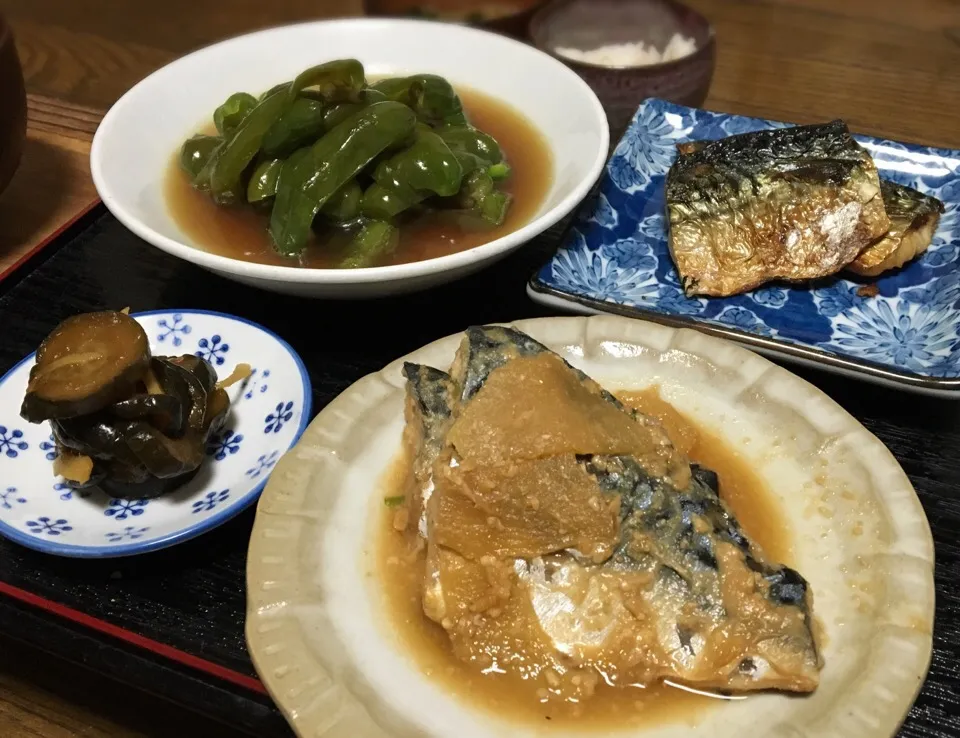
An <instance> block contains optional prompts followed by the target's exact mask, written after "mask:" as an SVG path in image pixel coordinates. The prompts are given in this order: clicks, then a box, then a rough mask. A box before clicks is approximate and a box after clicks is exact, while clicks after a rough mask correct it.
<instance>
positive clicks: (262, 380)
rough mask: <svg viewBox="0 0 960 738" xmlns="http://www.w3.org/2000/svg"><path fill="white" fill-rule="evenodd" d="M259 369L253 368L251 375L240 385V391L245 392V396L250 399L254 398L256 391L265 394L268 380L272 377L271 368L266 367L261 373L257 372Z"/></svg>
mask: <svg viewBox="0 0 960 738" xmlns="http://www.w3.org/2000/svg"><path fill="white" fill-rule="evenodd" d="M257 371H258V370H257V369H253V370H252V371H251V372H250V376H249V377H247V378H246V379H245V380H244V381H243V384H242V385H240V392H242V393H243V398H244V399H245V400H249V399H252V398H253V395H254V392H255V391H256V392H259V393H260V394H263V393H264V392H266V391H267V386H268V385H267V382H266V380H267V379H269V378H270V370H269V369H264V370H263V371H262V372H260V374H259V375H258V374H257Z"/></svg>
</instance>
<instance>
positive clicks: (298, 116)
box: [260, 97, 324, 159]
mask: <svg viewBox="0 0 960 738" xmlns="http://www.w3.org/2000/svg"><path fill="white" fill-rule="evenodd" d="M323 112H324V105H323V103H321V102H318V101H316V100H312V99H310V98H307V97H298V98H297V99H296V100H294V101H293V103H292V104H291V106H290V109H289V110H287V112H285V113H284V114H283V115H281V116H280V119H279V120H277V122H276V123H274V124H273V125H272V126H270V130H268V131H267V133H266V135H264V137H263V144H262V145H261V147H260V148H261V151H262V152H263V155H264V156H268V157H270V158H271V159H283V158H286V157H287V156H290V154H292V153H293V152H294V151H296V150H297V149H299V148H300V147H301V146H305V145H306V144H308V143H313V141H315V140H316V139H317V138H319V137H320V134H321V133H323V131H324V122H323Z"/></svg>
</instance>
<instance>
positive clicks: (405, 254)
mask: <svg viewBox="0 0 960 738" xmlns="http://www.w3.org/2000/svg"><path fill="white" fill-rule="evenodd" d="M457 92H458V93H459V95H460V98H461V100H462V102H463V107H464V110H465V111H466V112H467V116H468V118H469V119H470V122H471V123H472V124H473V125H474V126H476V127H477V128H479V129H480V130H482V131H485V132H486V133H489V134H490V135H491V136H493V137H494V138H495V139H496V140H497V141H498V142H499V144H500V147H501V149H502V150H503V153H504V157H505V159H506V161H507V163H508V164H509V165H510V169H511V173H510V176H509V177H508V178H507V179H506V180H505V181H504V182H502V183H500V189H502V190H503V191H504V192H506V193H509V194H510V195H512V196H513V202H512V204H511V206H510V210H509V211H508V213H507V217H506V220H505V221H504V222H503V224H502V225H500V226H497V227H495V228H489V227H488V228H482V227H481V228H477V227H476V226H475V225H474V224H469V226H468V227H464V221H463V220H462V219H461V218H460V217H459V216H457V215H456V214H455V213H453V212H447V213H440V212H428V213H425V214H421V215H415V216H411V218H410V219H409V220H408V221H407V220H405V221H404V223H403V227H402V228H400V241H399V244H398V245H397V249H396V251H394V252H393V254H392V255H390V256H389V257H388V258H387V260H386V261H385V262H382V263H378V264H377V266H387V265H390V264H404V263H407V262H413V261H423V260H425V259H433V258H436V257H438V256H446V255H447V254H453V253H456V252H459V251H466V250H467V249H472V248H474V247H476V246H481V245H483V244H485V243H489V242H490V241H493V240H495V239H497V238H501V237H503V236H506V235H507V234H509V233H512V232H513V231H515V230H517V229H518V228H521V227H523V226H524V225H526V224H527V223H529V222H530V221H531V220H532V219H533V217H534V215H535V214H536V213H537V210H538V209H539V207H540V205H541V203H542V202H543V199H544V198H545V197H546V194H547V192H548V191H549V189H550V185H551V184H552V182H553V160H552V156H551V152H550V149H549V147H548V146H547V144H546V142H545V141H544V140H543V137H542V135H541V134H540V132H539V131H538V130H537V129H536V128H535V127H534V125H533V124H532V123H531V122H530V121H529V120H528V119H527V118H526V117H525V116H523V115H522V114H521V113H520V112H519V111H517V110H515V109H514V108H512V107H511V106H509V105H507V104H506V103H503V102H500V101H499V100H497V99H496V98H493V97H490V96H489V95H484V94H483V93H481V92H477V91H475V90H471V89H469V88H466V89H464V88H461V87H457ZM166 201H167V207H168V208H169V211H170V214H171V216H172V217H173V220H174V221H175V222H176V223H177V225H179V226H180V228H181V229H182V230H183V232H184V233H186V234H187V235H188V236H189V237H190V238H191V239H192V240H193V241H194V242H195V243H197V244H199V245H200V246H201V247H202V248H203V249H204V250H206V251H210V252H212V253H214V254H219V255H221V256H228V257H230V258H233V259H241V260H243V261H251V262H255V263H258V264H275V265H278V266H303V267H308V268H315V269H323V268H329V267H333V266H335V265H336V263H337V259H338V256H339V252H340V251H342V249H343V248H344V247H345V246H346V244H347V243H348V242H349V238H348V237H347V236H344V237H343V238H342V239H340V240H339V241H338V240H337V238H336V237H334V238H333V239H331V240H330V241H325V242H324V243H322V244H321V243H319V242H317V241H316V240H314V242H312V243H311V244H310V245H309V246H308V247H307V249H306V251H305V252H304V254H303V255H302V256H301V257H298V258H293V257H284V256H281V255H280V254H278V253H277V252H276V251H275V250H274V248H273V246H272V245H271V243H270V237H269V234H268V233H267V224H268V222H269V214H268V213H265V212H258V211H257V210H255V209H253V208H250V207H230V208H228V207H221V206H219V205H217V204H216V203H215V202H214V201H213V200H212V199H211V198H210V197H208V196H207V195H205V194H204V193H202V192H198V191H197V190H195V189H193V187H191V186H190V182H189V180H188V178H187V176H186V175H185V174H184V172H183V170H182V169H181V168H180V166H179V164H178V161H177V157H174V160H173V161H172V162H171V164H170V169H169V171H168V173H167V180H166Z"/></svg>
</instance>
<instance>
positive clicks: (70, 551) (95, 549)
mask: <svg viewBox="0 0 960 738" xmlns="http://www.w3.org/2000/svg"><path fill="white" fill-rule="evenodd" d="M175 313H176V314H178V315H208V316H214V317H217V318H228V319H230V320H236V321H238V322H240V323H246V324H247V325H249V326H252V327H254V328H256V329H258V330H260V331H262V332H263V333H265V334H266V335H268V336H270V337H271V338H273V339H274V340H275V341H277V343H278V344H280V346H281V347H282V348H283V349H284V350H286V351H287V352H288V353H289V354H290V356H291V357H292V358H293V360H294V363H295V364H296V365H297V369H298V370H299V371H300V381H301V383H302V389H303V393H304V400H303V413H302V416H301V418H300V424H299V426H298V428H297V430H296V433H294V436H293V438H292V439H291V441H290V445H289V446H287V448H286V449H285V450H284V453H286V452H287V451H289V450H290V449H291V448H293V447H294V446H296V444H297V443H298V442H299V441H300V436H302V435H303V432H304V431H305V430H306V428H307V426H308V425H309V424H310V419H311V416H310V412H311V410H312V407H313V384H312V383H311V381H310V374H309V372H308V371H307V368H306V365H305V364H304V363H303V359H301V358H300V354H298V353H297V351H296V349H294V348H293V346H291V345H290V344H289V343H287V341H285V340H284V339H283V338H281V337H280V336H278V335H277V334H276V333H274V332H273V331H271V330H270V329H269V328H266V327H264V326H262V325H260V324H259V323H257V322H255V321H252V320H248V319H247V318H243V317H241V316H239V315H231V314H230V313H224V312H220V311H219V310H200V309H191V308H185V309H182V310H181V309H169V308H168V309H158V310H145V311H143V312H137V313H130V317H131V318H146V317H149V316H151V315H168V314H169V315H172V314H175ZM138 322H139V321H138ZM36 355H37V352H36V351H34V352H32V353H30V354H28V355H27V356H25V357H24V358H22V359H20V361H18V362H17V363H16V364H14V365H13V366H12V367H11V368H10V369H9V370H8V371H7V372H5V373H4V375H3V376H2V377H0V387H2V386H3V385H4V384H5V383H6V382H7V381H8V380H9V379H10V377H11V375H13V374H14V373H15V372H16V371H17V370H19V369H20V368H21V367H22V366H23V365H24V364H25V363H27V362H29V361H33V360H34V358H35V357H36ZM270 474H271V471H267V472H265V473H264V478H263V479H262V480H261V481H260V483H259V484H257V485H256V486H255V487H253V488H252V489H251V490H250V491H249V492H248V493H247V494H246V495H244V496H243V497H241V498H239V500H236V501H234V503H233V504H232V505H227V506H225V507H224V508H223V510H221V511H220V512H218V513H216V514H215V515H211V516H210V517H208V518H205V519H204V520H202V521H201V522H199V523H197V524H196V525H194V526H192V527H189V528H181V529H180V530H177V531H174V532H172V533H169V534H168V535H166V536H163V537H161V538H152V539H150V540H148V541H144V542H142V543H141V542H136V541H134V542H130V543H123V544H117V545H107V546H80V545H77V544H72V543H58V542H56V541H50V540H47V539H43V538H38V537H36V536H30V535H28V534H26V533H24V532H23V531H22V530H19V529H18V528H14V527H13V526H11V525H9V524H8V523H7V522H6V521H5V520H3V519H0V535H2V536H3V537H4V538H7V539H9V540H11V541H13V542H15V543H18V544H20V545H21V546H24V547H26V548H30V549H33V550H34V551H40V552H41V553H45V554H51V555H53V556H62V557H66V558H81V559H112V558H121V557H126V556H135V555H137V554H142V553H149V552H151V551H158V550H160V549H164V548H169V547H170V546H174V545H176V544H178V543H183V542H185V541H189V540H191V539H193V538H196V537H197V536H200V535H202V534H203V533H206V532H207V531H209V530H212V529H213V528H216V527H218V526H220V525H222V524H223V523H226V522H227V521H229V520H230V519H232V518H234V517H235V516H236V515H238V514H240V513H241V512H243V511H244V510H246V509H247V508H248V507H250V505H251V504H252V503H254V502H256V500H257V499H258V498H259V497H260V493H261V492H263V488H264V487H265V486H266V484H267V481H269V479H270Z"/></svg>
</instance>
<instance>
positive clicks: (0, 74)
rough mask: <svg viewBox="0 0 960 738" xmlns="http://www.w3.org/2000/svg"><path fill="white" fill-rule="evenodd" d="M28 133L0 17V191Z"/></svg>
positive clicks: (19, 78)
mask: <svg viewBox="0 0 960 738" xmlns="http://www.w3.org/2000/svg"><path fill="white" fill-rule="evenodd" d="M26 136H27V92H26V90H25V89H24V86H23V72H22V71H21V69H20V59H19V58H18V57H17V49H16V47H15V46H14V43H13V34H12V33H11V32H10V26H8V25H7V22H6V21H5V20H4V18H3V16H0V192H2V191H3V190H4V188H6V186H7V185H8V184H9V183H10V179H11V178H12V177H13V173H14V172H15V171H16V169H17V165H18V164H19V163H20V155H21V154H22V153H23V142H24V139H25V138H26Z"/></svg>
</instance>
